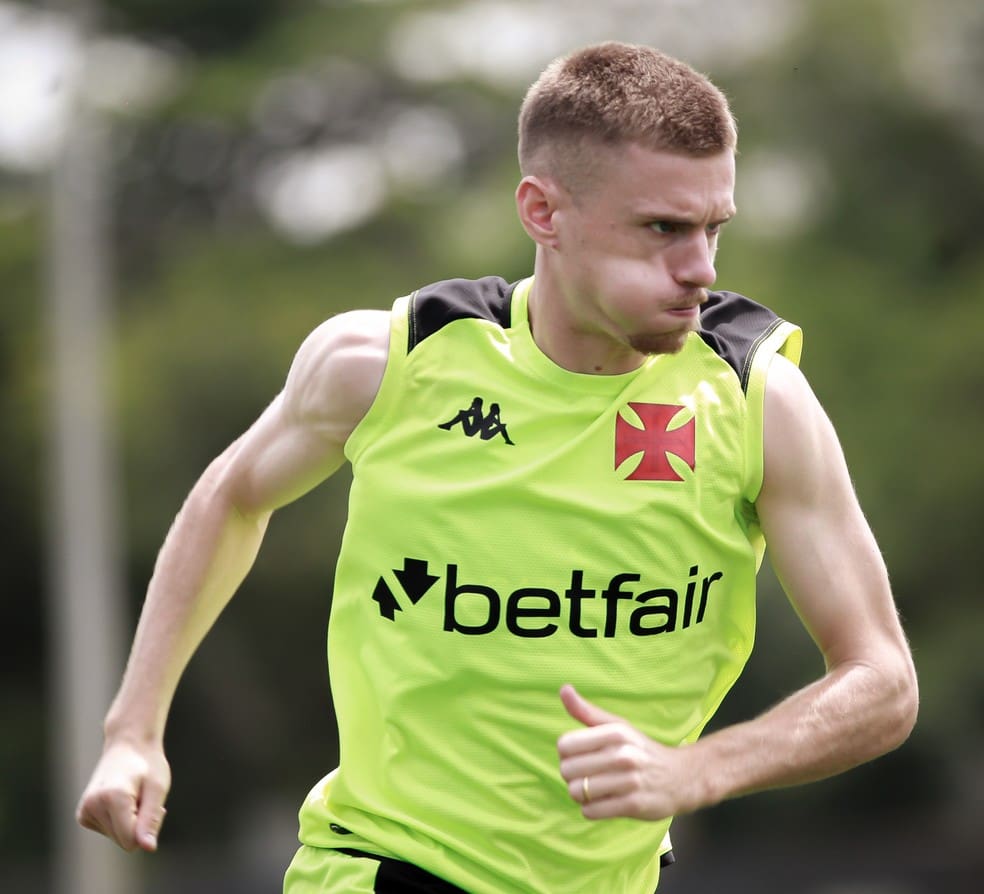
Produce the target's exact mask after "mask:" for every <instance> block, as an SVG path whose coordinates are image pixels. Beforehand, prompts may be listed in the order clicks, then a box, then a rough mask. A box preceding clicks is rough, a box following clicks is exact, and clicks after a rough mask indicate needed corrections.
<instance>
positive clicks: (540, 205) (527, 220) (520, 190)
mask: <svg viewBox="0 0 984 894" xmlns="http://www.w3.org/2000/svg"><path fill="white" fill-rule="evenodd" d="M559 198H560V196H559V193H558V187H557V185H556V184H555V183H554V182H553V181H552V180H549V179H546V178H541V177H536V176H533V175H532V174H531V175H529V176H527V177H524V178H523V179H522V180H520V181H519V186H517V187H516V210H517V212H518V213H519V220H520V223H522V225H523V229H524V230H526V232H527V234H528V235H529V237H530V239H532V240H533V241H534V242H536V243H537V245H542V246H544V247H546V248H556V246H557V236H558V234H557V221H556V220H555V214H556V212H557V207H558V199H559Z"/></svg>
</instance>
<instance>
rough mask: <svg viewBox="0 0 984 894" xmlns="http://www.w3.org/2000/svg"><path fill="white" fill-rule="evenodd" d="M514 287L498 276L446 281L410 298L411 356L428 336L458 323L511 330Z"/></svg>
mask: <svg viewBox="0 0 984 894" xmlns="http://www.w3.org/2000/svg"><path fill="white" fill-rule="evenodd" d="M515 287H516V284H515V283H511V284H510V283H507V282H506V281H505V280H504V279H502V278H501V277H498V276H486V277H483V278H482V279H446V280H444V281H443V282H437V283H434V284H433V285H430V286H424V288H422V289H418V290H417V291H416V292H414V293H413V295H411V296H410V310H409V324H410V325H409V337H408V339H407V353H408V354H409V353H410V352H411V351H412V350H413V349H414V348H415V347H417V345H419V344H420V343H421V342H422V341H423V340H424V339H425V338H427V337H428V336H429V335H433V334H434V333H435V332H437V331H438V330H440V329H442V328H444V327H445V326H447V324H448V323H452V322H454V321H455V320H465V319H479V320H489V321H490V322H492V323H498V324H499V325H500V326H502V327H503V328H508V327H509V321H510V310H511V306H512V294H513V289H515Z"/></svg>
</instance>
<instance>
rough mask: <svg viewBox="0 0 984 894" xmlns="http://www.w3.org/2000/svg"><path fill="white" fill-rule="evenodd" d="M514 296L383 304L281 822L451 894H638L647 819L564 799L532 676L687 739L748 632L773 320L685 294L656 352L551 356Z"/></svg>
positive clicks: (464, 293) (459, 283)
mask: <svg viewBox="0 0 984 894" xmlns="http://www.w3.org/2000/svg"><path fill="white" fill-rule="evenodd" d="M530 288H531V280H525V281H523V282H521V283H519V284H518V285H515V286H513V285H509V284H507V283H506V282H505V281H503V280H501V279H498V278H495V277H489V278H486V279H482V280H477V281H465V280H452V281H448V282H444V283H438V284H436V285H433V286H430V287H428V288H425V289H421V290H420V291H418V292H416V293H414V294H413V295H412V296H409V297H408V298H402V299H400V300H398V301H397V302H396V303H395V305H394V309H393V314H392V321H391V333H390V348H389V356H388V360H387V366H386V370H385V373H384V376H383V380H382V383H381V386H380V389H379V393H378V395H377V397H376V399H375V401H374V403H373V404H372V406H371V408H370V409H369V411H368V413H367V414H366V416H365V417H364V419H363V420H362V421H361V423H360V424H359V425H358V427H357V428H356V429H355V431H354V432H353V434H352V435H351V437H350V438H349V441H348V443H347V445H346V455H347V457H348V459H349V460H350V462H351V464H352V470H353V485H352V490H351V494H350V504H349V517H348V523H347V526H346V530H345V534H344V537H343V542H342V548H341V553H340V557H339V562H338V567H337V572H336V578H335V591H334V597H333V603H332V609H331V620H330V623H329V635H328V659H329V668H330V676H331V681H332V689H333V697H334V701H335V707H336V713H337V717H338V724H339V734H340V766H339V768H338V770H336V771H335V772H333V773H332V774H329V776H328V777H326V778H325V779H324V780H322V781H321V782H320V783H319V784H318V785H317V786H316V787H315V788H314V790H313V791H312V792H311V794H310V795H309V797H308V799H307V801H306V802H305V804H304V806H303V807H302V809H301V836H300V837H301V840H302V842H304V843H305V844H308V845H313V846H317V847H338V846H343V847H361V848H362V849H364V850H368V851H371V852H374V853H380V854H383V855H389V856H395V857H397V858H399V859H402V860H406V861H408V862H411V863H415V864H417V865H419V866H421V867H422V868H424V869H426V870H428V871H430V872H432V873H434V874H436V875H439V876H441V877H443V878H446V879H447V880H449V881H450V882H452V883H453V884H455V885H458V886H460V887H462V888H464V889H465V890H467V891H470V892H474V894H507V892H508V894H519V892H531V894H532V892H536V894H552V892H564V894H573V892H586V894H587V892H591V894H597V892H602V891H605V892H609V891H612V892H614V891H618V892H627V894H643V892H646V894H649V892H652V891H653V889H654V888H655V887H656V883H657V879H658V875H659V852H660V850H661V849H664V850H665V845H664V844H663V841H664V837H665V835H666V832H667V829H668V827H669V823H670V820H669V819H667V820H665V821H659V822H643V821H639V820H631V819H612V820H604V821H594V822H592V821H589V820H586V819H584V818H583V817H582V815H581V812H580V805H578V804H577V803H575V802H574V801H572V800H571V798H570V797H569V795H568V793H567V786H566V783H565V782H564V780H563V778H562V777H561V775H560V772H559V767H558V763H559V761H558V755H557V739H558V737H559V736H560V735H561V734H562V733H564V732H565V731H567V730H570V729H573V728H575V727H576V726H577V725H578V724H577V723H576V722H575V721H574V720H572V719H571V718H570V716H568V715H567V713H566V711H565V710H564V708H563V705H562V704H561V702H560V699H559V697H558V690H559V689H560V687H561V686H562V685H563V684H564V683H572V684H574V686H575V687H576V688H577V689H578V690H579V691H580V692H581V694H582V695H584V696H585V697H586V698H587V699H588V700H590V701H592V702H594V703H595V704H597V705H599V706H600V707H602V708H604V709H605V710H607V711H610V712H612V713H614V714H617V715H620V716H621V717H624V718H626V719H627V720H628V721H630V722H631V723H632V724H634V725H635V726H636V727H637V728H639V729H640V730H642V731H643V732H644V733H645V734H646V735H648V736H650V737H651V738H653V739H655V740H658V741H660V742H663V743H666V744H668V745H678V744H681V743H687V742H692V741H694V740H695V739H696V738H697V736H698V735H699V734H700V732H701V730H702V728H703V727H704V725H705V724H706V722H707V721H708V719H709V718H710V717H711V715H712V714H713V713H714V711H715V709H716V708H717V706H718V704H719V703H720V701H721V699H722V698H723V697H724V695H725V693H726V692H727V690H728V689H729V688H730V687H731V685H732V683H733V682H734V681H735V679H736V678H737V676H738V675H739V673H740V671H741V669H742V667H743V665H744V663H745V661H746V659H747V657H748V654H749V652H750V650H751V646H752V639H753V633H754V623H755V575H756V572H757V570H758V566H759V563H760V562H761V559H762V554H763V550H764V543H763V540H762V537H761V532H760V530H759V526H758V524H757V519H756V513H755V499H756V496H757V494H758V491H759V488H760V486H761V482H762V465H763V459H762V415H763V399H764V391H765V379H766V373H767V369H768V366H769V363H770V360H771V359H772V357H774V356H775V354H776V353H783V354H784V355H786V356H787V357H789V358H791V359H792V360H793V361H794V362H798V359H799V350H800V339H801V336H800V330H799V329H798V328H797V327H795V326H793V325H791V324H789V323H786V322H784V321H782V320H780V319H779V318H777V317H776V316H775V315H774V314H773V313H772V312H771V311H769V310H767V309H766V308H764V307H762V306H761V305H758V304H756V303H754V302H752V301H750V300H749V299H747V298H744V297H742V296H740V295H736V294H734V293H727V292H718V293H712V294H711V296H710V298H709V301H708V302H707V304H705V305H704V307H703V308H702V315H701V319H702V323H701V331H699V332H695V333H692V334H691V335H690V336H689V337H688V339H687V341H686V344H685V346H684V347H683V349H682V350H681V351H680V352H679V353H677V354H666V355H658V356H653V357H649V358H647V360H646V361H645V363H644V364H643V365H642V366H641V367H640V368H639V369H637V370H635V371H633V372H630V373H626V374H623V375H610V376H596V375H584V374H577V373H572V372H568V371H566V370H564V369H562V368H560V367H558V366H557V365H555V364H554V363H553V362H552V361H551V360H550V359H549V358H548V357H547V356H546V355H544V354H543V353H542V352H541V351H540V350H539V348H538V347H537V345H536V344H535V342H534V341H533V338H532V335H531V332H530V327H529V322H528V316H527V298H528V295H529V292H530ZM348 833H350V834H348Z"/></svg>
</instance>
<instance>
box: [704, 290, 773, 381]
mask: <svg viewBox="0 0 984 894" xmlns="http://www.w3.org/2000/svg"><path fill="white" fill-rule="evenodd" d="M781 324H782V320H781V319H780V318H779V317H777V316H776V315H775V314H774V313H773V312H772V311H771V310H769V308H767V307H764V306H763V305H761V304H758V303H756V302H755V301H752V299H751V298H746V297H745V296H744V295H739V294H738V293H737V292H711V293H710V294H709V295H708V298H707V303H706V304H704V305H703V306H702V307H701V309H700V333H699V334H700V337H701V338H702V339H704V342H705V343H706V344H707V345H708V347H710V348H711V350H712V351H714V353H715V354H717V355H718V356H719V357H720V358H721V359H722V360H724V361H726V362H727V363H728V365H729V366H730V367H731V368H732V369H733V370H734V371H735V373H736V374H737V375H738V378H739V379H740V380H741V390H742V391H745V390H747V388H748V376H749V374H750V372H751V368H752V359H753V358H754V356H755V350H756V348H757V347H758V345H759V343H760V342H761V341H762V340H763V339H764V338H766V337H767V336H768V335H769V333H771V332H772V331H773V330H774V329H775V328H776V326H779V325H781Z"/></svg>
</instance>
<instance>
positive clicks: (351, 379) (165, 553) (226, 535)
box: [78, 311, 389, 850]
mask: <svg viewBox="0 0 984 894" xmlns="http://www.w3.org/2000/svg"><path fill="white" fill-rule="evenodd" d="M388 336H389V316H388V314H387V313H385V312H382V311H353V312H351V313H347V314H341V315H339V316H337V317H334V318H332V319H331V320H329V321H327V322H326V323H324V324H322V325H321V326H320V327H319V328H318V329H316V330H315V331H314V332H313V333H312V334H311V335H310V336H309V337H308V338H307V339H306V340H305V342H304V344H303V345H302V346H301V348H300V350H299V351H298V353H297V356H296V357H295V358H294V363H293V364H292V366H291V370H290V373H289V375H288V377H287V383H286V385H285V386H284V390H283V391H282V392H281V393H280V394H279V395H278V396H277V397H276V399H275V400H274V401H273V403H271V404H270V406H269V407H267V409H266V410H265V411H264V412H263V414H262V415H261V416H260V418H259V419H258V420H257V421H256V422H255V423H254V424H253V425H252V426H251V427H250V429H249V430H248V431H247V432H246V433H245V434H244V435H243V436H242V437H240V438H239V439H238V440H237V441H236V442H235V443H233V444H232V445H231V446H230V447H229V448H228V449H227V450H226V451H225V452H224V453H222V455H221V456H219V457H218V458H217V459H216V460H214V461H213V462H212V463H211V465H210V466H209V467H208V469H206V471H205V473H204V474H203V475H202V477H201V478H200V479H199V480H198V482H197V483H196V484H195V486H194V487H193V488H192V490H191V493H190V494H189V495H188V498H187V500H186V501H185V504H184V506H183V507H182V509H181V511H180V512H179V513H178V516H177V518H176V519H175V521H174V524H173V525H172V527H171V530H170V532H169V533H168V535H167V537H166V539H165V541H164V545H163V547H162V549H161V551H160V554H159V556H158V559H157V563H156V565H155V568H154V574H153V576H152V578H151V581H150V585H149V587H148V590H147V598H146V600H145V602H144V607H143V610H142V612H141V616H140V622H139V624H138V626H137V632H136V636H135V637H134V642H133V647H132V649H131V652H130V658H129V660H128V662H127V668H126V672H125V674H124V676H123V682H122V684H121V686H120V690H119V692H118V694H117V696H116V698H115V700H114V702H113V704H112V706H111V708H110V710H109V714H108V715H107V717H106V723H105V746H104V750H103V754H102V757H101V759H100V761H99V763H98V765H97V766H96V769H95V771H94V772H93V775H92V778H91V780H90V782H89V785H88V787H87V788H86V790H85V792H84V793H83V795H82V799H81V801H80V803H79V808H78V821H79V822H80V823H81V824H82V825H83V826H85V827H86V828H88V829H92V830H94V831H96V832H100V833H102V834H104V835H106V836H107V837H109V838H110V839H112V840H113V841H115V842H116V843H117V844H119V845H120V846H121V847H123V848H124V849H125V850H133V849H134V848H137V847H140V848H143V849H144V850H155V849H156V846H157V832H158V830H159V828H160V824H161V822H162V821H163V817H164V801H165V799H166V797H167V792H168V789H169V787H170V769H169V767H168V764H167V760H166V758H165V756H164V750H163V738H164V727H165V723H166V720H167V715H168V711H169V710H170V706H171V701H172V699H173V696H174V692H175V690H176V688H177V685H178V680H179V679H180V677H181V674H182V673H183V672H184V669H185V667H186V666H187V664H188V662H189V661H190V659H191V656H192V655H193V654H194V652H195V650H196V649H197V648H198V646H199V644H200V643H201V641H202V639H203V638H204V637H205V634H206V633H207V632H208V630H209V629H210V628H211V626H212V624H213V623H214V622H215V620H216V618H217V617H218V616H219V613H220V612H221V611H222V609H223V608H224V607H225V606H226V604H227V603H228V602H229V600H230V599H231V598H232V595H233V594H234V593H235V591H236V589H237V588H238V586H239V584H240V583H241V582H242V580H243V578H244V577H245V576H246V574H247V572H248V571H249V569H250V567H251V566H252V564H253V561H254V559H255V558H256V554H257V552H258V550H259V547H260V543H261V541H262V539H263V534H264V532H265V530H266V526H267V523H268V521H269V519H270V516H271V515H272V513H273V511H274V510H275V509H277V508H279V507H280V506H283V505H285V504H286V503H289V502H291V501H292V500H295V499H297V498H298V497H300V496H301V495H302V494H304V493H306V492H307V491H309V490H310V489H311V488H313V487H314V486H315V485H317V484H318V483H320V482H321V481H323V480H324V479H325V478H327V477H328V476H329V475H331V474H332V473H333V472H334V471H335V470H336V469H337V468H338V467H339V466H340V465H341V464H342V462H343V459H344V454H343V450H344V445H345V441H346V439H347V438H348V436H349V435H350V434H351V432H352V430H353V429H354V428H355V426H356V425H357V424H358V423H359V421H360V420H361V419H362V417H363V416H364V415H365V413H366V411H367V409H368V408H369V406H370V405H371V403H372V401H373V399H374V398H375V395H376V392H377V391H378V388H379V384H380V381H381V379H382V374H383V370H384V369H385V365H386V354H387V348H388Z"/></svg>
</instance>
